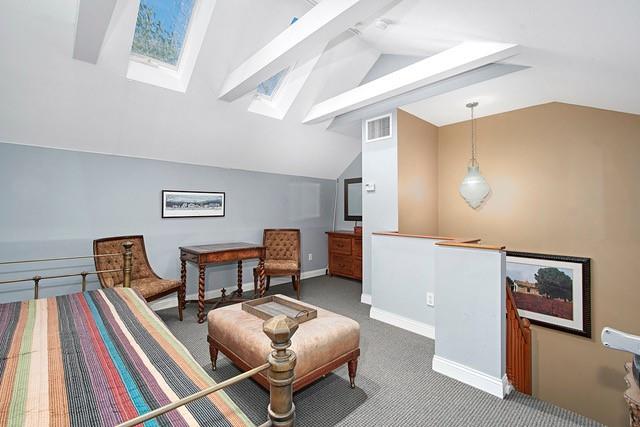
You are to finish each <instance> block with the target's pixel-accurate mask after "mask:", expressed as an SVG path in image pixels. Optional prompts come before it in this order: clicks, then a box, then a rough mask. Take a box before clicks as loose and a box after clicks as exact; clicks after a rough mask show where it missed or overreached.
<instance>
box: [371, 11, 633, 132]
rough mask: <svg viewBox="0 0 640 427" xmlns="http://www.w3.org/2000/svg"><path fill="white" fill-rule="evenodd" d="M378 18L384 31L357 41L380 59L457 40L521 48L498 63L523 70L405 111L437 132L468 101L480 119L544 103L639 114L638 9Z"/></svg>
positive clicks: (458, 117)
mask: <svg viewBox="0 0 640 427" xmlns="http://www.w3.org/2000/svg"><path fill="white" fill-rule="evenodd" d="M384 17H385V18H387V19H388V20H389V21H391V24H390V25H389V26H388V28H387V30H386V31H379V30H378V29H377V28H375V27H368V28H365V29H363V30H362V36H361V37H362V38H363V40H365V41H367V42H368V43H369V44H370V45H372V46H373V47H375V48H376V49H378V50H380V51H381V52H383V53H388V54H401V55H415V56H428V55H432V54H434V53H435V52H439V51H441V50H443V49H446V48H449V47H451V46H452V45H453V44H455V43H457V42H459V41H461V40H492V41H501V42H509V43H516V44H519V45H520V46H522V50H521V53H520V54H519V55H518V56H517V57H514V58H512V59H507V60H506V61H504V62H507V63H513V64H518V65H524V66H528V67H529V68H528V69H527V70H524V71H520V72H517V73H513V74H509V75H507V76H504V77H501V78H498V79H493V80H488V81H485V82H481V83H477V84H474V85H471V86H467V87H465V88H462V89H458V90H455V91H452V92H448V93H445V94H441V95H438V96H435V97H432V98H429V99H427V100H424V101H420V102H416V103H414V104H411V105H408V106H406V107H404V108H403V109H405V110H407V111H408V112H410V113H412V114H414V115H417V116H419V117H421V118H423V119H425V120H427V121H429V122H431V123H434V124H436V125H439V126H441V125H446V124H449V123H455V122H459V121H462V120H467V119H468V111H467V109H466V108H465V107H464V105H465V104H466V103H467V102H468V101H470V100H478V101H479V102H480V106H479V107H478V108H477V110H476V113H477V114H478V115H480V116H483V115H490V114H495V113H500V112H504V111H509V110H514V109H517V108H522V107H526V106H530V105H536V104H541V103H545V102H550V101H561V102H567V103H572V104H579V105H586V106H591V107H597V108H605V109H610V110H615V111H622V112H628V113H635V114H640V90H637V88H638V87H639V86H640V55H638V54H637V52H638V46H637V44H638V40H640V2H637V1H633V0H620V1H614V2H602V1H599V0H566V1H561V2H528V1H524V0H516V1H504V0H488V1H481V2H478V1H473V0H449V1H446V2H438V1H420V0H403V1H402V2H401V3H400V4H399V5H397V6H395V7H394V8H393V9H391V10H390V11H388V12H387V13H385V15H384Z"/></svg>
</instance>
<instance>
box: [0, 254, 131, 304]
mask: <svg viewBox="0 0 640 427" xmlns="http://www.w3.org/2000/svg"><path fill="white" fill-rule="evenodd" d="M122 246H123V248H124V250H123V252H122V253H119V254H101V255H82V256H70V257H57V258H42V259H27V260H19V261H3V262H0V265H11V264H27V263H33V262H51V261H62V260H72V259H88V258H91V259H94V258H100V257H116V256H121V257H123V260H124V262H123V267H122V269H119V268H117V269H112V270H97V271H81V272H80V273H69V274H56V275H52V276H40V275H35V276H33V277H28V278H22V279H11V280H2V281H0V285H7V284H10V283H22V282H33V295H34V299H38V295H39V293H40V281H41V280H47V279H63V278H67V277H78V276H79V277H82V282H81V286H82V292H84V291H86V290H87V276H90V275H92V274H95V275H98V274H102V273H115V272H118V271H122V273H123V275H124V276H123V277H124V286H125V287H130V286H131V269H132V259H133V251H132V250H131V248H132V246H133V243H132V242H124V243H123V244H122ZM65 286H68V285H65Z"/></svg>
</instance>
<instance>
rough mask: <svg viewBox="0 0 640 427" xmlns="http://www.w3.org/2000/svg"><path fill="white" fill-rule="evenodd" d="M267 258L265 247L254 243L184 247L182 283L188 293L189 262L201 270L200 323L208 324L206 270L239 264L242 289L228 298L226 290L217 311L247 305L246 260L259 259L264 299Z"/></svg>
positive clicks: (181, 272)
mask: <svg viewBox="0 0 640 427" xmlns="http://www.w3.org/2000/svg"><path fill="white" fill-rule="evenodd" d="M264 256H265V247H264V246H262V245H257V244H254V243H217V244H212V245H198V246H182V247H180V263H181V270H180V280H181V281H182V286H184V287H185V288H184V289H186V284H187V261H188V262H192V263H194V264H196V265H197V266H198V271H199V276H198V323H202V322H204V320H205V318H206V315H205V313H204V305H205V302H210V301H205V298H204V293H205V288H204V284H205V280H204V279H205V270H206V267H207V265H209V264H223V263H228V262H232V261H237V262H238V289H237V290H236V291H234V292H232V294H231V297H230V298H227V296H226V290H225V289H224V288H222V297H221V298H220V299H219V300H218V301H217V303H216V307H217V306H218V305H220V304H222V303H235V302H241V301H246V300H247V299H248V298H243V297H242V261H243V260H245V259H255V258H258V271H259V278H260V287H259V289H260V297H262V296H263V295H264V292H265V286H264V282H265V281H264V278H265V275H264Z"/></svg>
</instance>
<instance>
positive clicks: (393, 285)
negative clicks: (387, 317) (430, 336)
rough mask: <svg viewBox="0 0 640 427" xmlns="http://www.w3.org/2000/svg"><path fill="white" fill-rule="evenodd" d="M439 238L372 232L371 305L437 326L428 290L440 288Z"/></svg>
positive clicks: (425, 324)
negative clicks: (438, 286)
mask: <svg viewBox="0 0 640 427" xmlns="http://www.w3.org/2000/svg"><path fill="white" fill-rule="evenodd" d="M438 241H440V240H439V239H426V238H417V237H402V236H383V235H374V236H372V239H371V245H372V257H371V266H372V268H371V301H372V302H371V307H372V308H376V309H379V310H384V311H385V312H387V313H389V314H394V315H397V316H400V317H402V318H405V319H410V320H412V321H415V322H418V323H419V324H422V325H421V326H424V328H427V327H431V329H433V327H434V326H435V307H430V306H428V305H427V292H433V293H435V289H436V283H435V282H436V278H435V250H436V246H435V244H436V242H438ZM399 295H401V296H402V297H401V298H399V297H398V296H399ZM436 300H437V296H436ZM372 316H373V311H372Z"/></svg>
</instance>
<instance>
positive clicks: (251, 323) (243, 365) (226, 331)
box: [207, 295, 360, 391]
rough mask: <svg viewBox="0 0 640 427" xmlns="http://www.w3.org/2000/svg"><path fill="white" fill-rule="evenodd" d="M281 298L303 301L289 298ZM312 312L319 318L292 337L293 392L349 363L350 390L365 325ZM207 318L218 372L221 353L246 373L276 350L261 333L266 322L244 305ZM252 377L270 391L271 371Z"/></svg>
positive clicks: (237, 305)
mask: <svg viewBox="0 0 640 427" xmlns="http://www.w3.org/2000/svg"><path fill="white" fill-rule="evenodd" d="M278 297H280V298H284V299H288V300H290V301H293V302H298V303H299V301H297V300H294V299H292V298H289V297H286V296H284V295H278ZM306 305H310V304H306ZM310 306H311V305H310ZM311 307H313V306H311ZM313 308H315V309H316V310H317V311H318V317H316V318H315V319H312V320H309V321H307V322H304V323H301V324H300V325H299V327H298V330H297V331H296V333H295V334H294V335H293V337H292V338H291V349H292V350H293V351H295V353H296V356H297V363H296V367H295V371H294V373H295V380H294V382H293V391H297V390H300V389H301V388H303V387H305V386H307V385H309V384H311V383H312V382H313V381H315V380H317V379H318V378H320V377H322V376H324V375H326V374H328V373H329V372H331V371H333V370H334V369H336V368H338V367H339V366H341V365H343V364H345V363H346V364H348V367H349V379H350V381H351V388H354V387H355V377H356V370H357V368H358V356H360V325H359V324H358V322H356V321H355V320H352V319H349V318H348V317H344V316H341V315H339V314H335V313H332V312H330V311H328V310H324V309H322V308H318V307H313ZM207 320H208V324H209V335H208V337H207V340H208V341H209V352H210V355H211V365H212V367H213V369H214V370H215V369H216V360H217V358H218V352H219V351H221V352H222V353H223V354H224V355H225V356H227V357H228V358H229V359H230V360H231V361H232V362H233V363H234V364H235V365H236V366H237V367H238V368H240V369H241V370H242V371H245V372H246V371H248V370H250V369H253V368H255V367H257V366H260V365H262V364H264V363H265V361H266V358H267V355H268V354H269V353H270V352H271V341H270V340H269V338H268V337H267V336H266V335H265V334H264V332H262V324H263V323H264V320H262V319H260V318H258V317H256V316H254V315H252V314H249V313H247V312H245V311H243V310H242V304H234V305H229V306H226V307H221V308H218V309H215V310H211V311H210V312H209V314H208V316H207ZM253 379H254V380H256V381H257V382H258V383H259V384H260V385H262V386H263V387H264V388H266V389H268V388H269V382H268V381H267V377H266V373H259V374H256V375H255V376H253Z"/></svg>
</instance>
